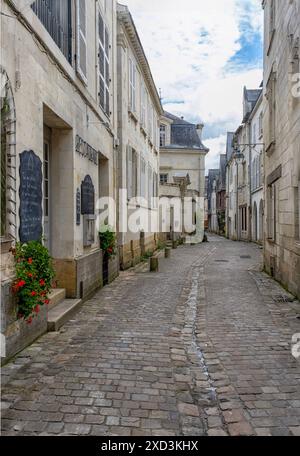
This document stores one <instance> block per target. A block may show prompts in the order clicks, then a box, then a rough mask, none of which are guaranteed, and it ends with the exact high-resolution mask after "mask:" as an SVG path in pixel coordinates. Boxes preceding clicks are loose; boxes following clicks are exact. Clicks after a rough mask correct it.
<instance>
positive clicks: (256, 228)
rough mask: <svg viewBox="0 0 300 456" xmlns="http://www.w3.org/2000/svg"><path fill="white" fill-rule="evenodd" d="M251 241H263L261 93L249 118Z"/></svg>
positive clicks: (260, 242)
mask: <svg viewBox="0 0 300 456" xmlns="http://www.w3.org/2000/svg"><path fill="white" fill-rule="evenodd" d="M248 124H249V137H250V144H251V146H250V163H251V165H250V166H251V168H250V192H251V241H252V242H257V243H259V244H263V240H264V228H263V224H264V155H263V93H262V91H261V93H260V95H259V97H258V100H257V102H256V104H255V106H254V108H253V110H252V112H251V114H250V116H249V119H248Z"/></svg>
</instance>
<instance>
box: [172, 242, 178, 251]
mask: <svg viewBox="0 0 300 456" xmlns="http://www.w3.org/2000/svg"><path fill="white" fill-rule="evenodd" d="M172 248H173V249H177V241H173V242H172Z"/></svg>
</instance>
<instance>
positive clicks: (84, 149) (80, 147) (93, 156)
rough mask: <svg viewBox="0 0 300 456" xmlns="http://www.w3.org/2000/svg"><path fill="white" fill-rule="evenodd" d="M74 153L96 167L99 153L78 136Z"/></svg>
mask: <svg viewBox="0 0 300 456" xmlns="http://www.w3.org/2000/svg"><path fill="white" fill-rule="evenodd" d="M76 152H77V153H78V154H79V155H81V156H82V157H85V158H87V159H88V160H89V161H91V162H93V163H94V164H95V165H98V156H99V152H97V151H96V150H95V149H94V148H93V147H92V146H90V145H89V144H88V143H87V142H85V141H84V140H83V139H82V138H81V137H80V136H79V135H76Z"/></svg>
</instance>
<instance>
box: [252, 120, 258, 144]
mask: <svg viewBox="0 0 300 456" xmlns="http://www.w3.org/2000/svg"><path fill="white" fill-rule="evenodd" d="M256 140H257V138H256V123H255V124H254V125H253V141H252V142H253V144H256Z"/></svg>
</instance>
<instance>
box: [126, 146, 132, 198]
mask: <svg viewBox="0 0 300 456" xmlns="http://www.w3.org/2000/svg"><path fill="white" fill-rule="evenodd" d="M127 196H128V198H132V148H131V147H130V146H128V147H127Z"/></svg>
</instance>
